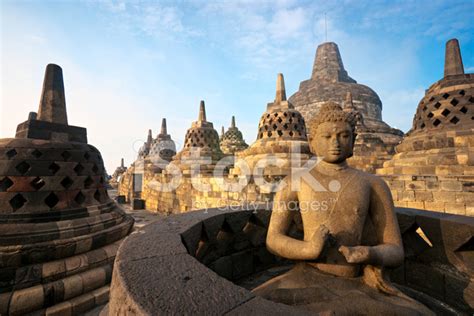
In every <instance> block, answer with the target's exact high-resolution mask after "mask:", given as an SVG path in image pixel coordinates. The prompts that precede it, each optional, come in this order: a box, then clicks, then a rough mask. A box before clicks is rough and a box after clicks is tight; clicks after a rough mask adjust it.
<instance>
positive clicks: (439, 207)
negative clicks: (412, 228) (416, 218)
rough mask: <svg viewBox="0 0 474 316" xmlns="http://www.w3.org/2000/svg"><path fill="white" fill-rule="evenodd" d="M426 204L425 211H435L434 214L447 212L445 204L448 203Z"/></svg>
mask: <svg viewBox="0 0 474 316" xmlns="http://www.w3.org/2000/svg"><path fill="white" fill-rule="evenodd" d="M424 203H425V207H424V209H425V210H429V211H434V212H442V213H443V212H444V211H445V207H444V206H445V204H446V202H443V201H438V202H428V201H426V202H424Z"/></svg>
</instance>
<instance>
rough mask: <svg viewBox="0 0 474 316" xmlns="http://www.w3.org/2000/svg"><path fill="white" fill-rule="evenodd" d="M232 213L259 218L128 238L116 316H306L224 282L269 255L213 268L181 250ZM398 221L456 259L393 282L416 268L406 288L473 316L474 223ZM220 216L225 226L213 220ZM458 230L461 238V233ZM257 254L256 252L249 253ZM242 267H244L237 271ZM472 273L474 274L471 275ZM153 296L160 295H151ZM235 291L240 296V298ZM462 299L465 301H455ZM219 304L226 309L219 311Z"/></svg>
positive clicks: (429, 264)
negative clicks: (192, 233) (469, 259)
mask: <svg viewBox="0 0 474 316" xmlns="http://www.w3.org/2000/svg"><path fill="white" fill-rule="evenodd" d="M226 214H232V216H233V217H237V216H239V214H240V215H241V216H242V218H248V214H252V211H251V210H250V211H245V209H243V210H240V211H238V210H234V211H232V210H230V209H227V210H218V209H214V210H209V211H208V212H204V211H198V212H189V213H185V214H179V215H173V216H169V217H167V218H164V219H162V220H159V221H157V222H155V223H153V224H151V225H148V226H146V227H144V228H143V229H142V230H140V231H138V232H137V233H134V234H132V235H131V236H130V237H129V238H127V240H126V241H125V242H124V243H123V244H122V246H121V248H120V250H119V254H118V258H117V264H116V265H115V272H114V275H113V278H114V280H113V285H112V290H111V301H110V304H109V308H110V309H109V312H110V313H109V315H115V314H117V313H121V312H124V313H129V314H134V313H135V314H151V315H154V314H156V313H180V314H188V313H206V314H225V313H230V314H242V313H253V314H269V313H272V314H273V313H275V314H278V313H280V312H285V313H287V314H294V313H299V312H301V313H304V311H300V310H299V309H297V307H290V306H287V305H280V304H278V303H275V302H270V301H267V300H264V299H262V298H256V297H255V296H253V295H252V294H251V293H250V292H248V291H246V290H244V289H242V288H241V287H237V286H236V285H234V284H232V283H231V282H229V281H227V280H225V279H223V278H222V277H225V278H227V279H228V280H234V277H237V276H240V275H242V274H239V273H236V272H234V271H233V270H234V268H236V266H238V269H242V268H245V267H250V264H249V265H242V264H241V263H242V262H244V261H248V262H251V261H253V264H254V270H255V271H259V270H258V269H257V266H256V263H257V262H256V260H255V258H256V256H257V254H258V253H260V252H261V251H262V250H265V249H264V248H256V249H255V248H252V247H253V246H252V245H251V244H248V245H247V247H249V248H246V249H243V250H241V251H238V252H236V251H234V252H232V253H230V255H224V254H221V255H220V257H218V259H217V260H216V261H214V262H211V263H209V265H208V268H206V266H205V265H203V264H202V263H199V262H198V261H197V260H196V258H193V256H192V255H191V254H189V253H188V252H187V249H186V248H185V246H184V245H183V243H182V238H181V234H182V233H185V232H187V230H188V229H190V228H192V227H193V226H196V225H197V224H199V223H201V224H202V223H204V222H207V223H208V224H207V225H208V226H209V227H212V226H214V225H215V226H217V227H219V226H221V225H223V219H222V217H223V216H225V215H226ZM257 214H260V212H257ZM397 215H398V220H399V222H400V223H405V224H402V225H404V226H407V225H411V226H413V225H414V224H419V227H421V228H422V229H423V231H424V233H425V234H426V236H427V237H428V238H430V240H431V241H432V242H433V248H431V249H433V250H434V249H438V250H436V251H435V252H437V253H445V254H450V255H448V256H447V257H446V256H445V258H444V259H443V258H441V257H436V256H433V257H431V258H430V259H429V260H426V259H427V258H424V259H423V258H421V257H419V258H417V257H413V258H406V259H405V260H406V263H405V266H404V267H402V268H401V270H399V271H398V274H399V275H401V277H398V278H397V277H395V276H396V274H393V275H392V281H397V282H401V283H405V280H404V278H405V274H406V273H407V270H406V269H407V267H408V268H409V267H410V266H416V269H415V270H417V271H418V270H419V273H417V274H416V275H413V273H411V274H409V275H408V278H407V280H406V282H408V283H409V284H411V286H413V287H414V288H416V289H417V290H418V291H421V292H422V293H428V294H430V293H431V294H436V293H437V294H436V295H437V297H438V298H439V299H441V300H442V301H443V302H445V303H447V304H449V305H451V306H452V307H454V308H456V309H457V310H458V311H464V312H469V311H470V310H471V309H472V307H470V306H474V302H473V301H472V299H471V296H472V295H471V296H470V294H469V293H470V292H472V291H471V290H470V289H471V287H472V282H471V281H470V277H469V274H465V272H460V270H459V269H464V268H462V267H463V266H465V265H463V264H461V263H460V262H459V258H456V257H457V256H456V255H454V254H455V253H459V251H458V252H456V250H453V249H458V248H459V247H462V246H463V245H464V244H465V243H466V241H465V236H466V234H467V233H469V229H472V227H474V222H472V221H473V219H472V218H466V217H463V216H456V215H450V214H439V213H433V212H425V211H419V210H414V209H398V210H397ZM214 217H217V218H218V219H217V220H213V218H214ZM254 218H255V217H254V214H252V217H251V218H250V219H249V220H250V221H249V223H253V222H254V220H255V219H254ZM202 225H203V226H204V224H202ZM411 226H410V227H411ZM416 227H418V226H416ZM469 227H470V228H469ZM265 229H266V226H265ZM244 230H245V228H244ZM455 230H457V231H459V232H460V233H454V231H455ZM404 231H405V232H406V230H405V229H402V232H404ZM433 233H436V234H437V235H438V236H437V238H433V236H432V234H433ZM439 236H441V237H439ZM405 238H407V235H406V234H403V239H404V241H405ZM407 240H408V239H407ZM455 245H457V246H455ZM456 247H458V248H456ZM465 247H466V246H465ZM250 249H254V251H248V250H250ZM462 249H464V248H462ZM462 249H461V250H462ZM430 251H431V250H430ZM266 254H268V252H266ZM451 254H453V255H451ZM237 257H238V258H240V259H242V260H240V259H239V260H240V261H239V260H237V261H235V262H234V263H235V264H233V261H232V260H233V258H234V259H235V258H237ZM258 257H259V258H260V259H259V260H262V259H264V257H265V256H260V255H258ZM238 262H240V264H237V263H238ZM272 263H275V261H272V260H269V261H268V262H267V265H266V267H268V264H272ZM209 268H210V269H212V270H214V272H216V273H217V274H218V275H219V276H220V277H218V276H217V275H216V274H215V273H214V272H212V271H211V270H210V269H209ZM248 270H249V271H250V269H248ZM241 271H243V270H241ZM412 271H413V269H412ZM420 271H421V272H420ZM433 271H434V272H433ZM464 271H465V270H464ZM247 272H248V271H247ZM420 273H421V274H420ZM433 273H434V274H433ZM468 273H471V274H470V275H472V272H468ZM420 275H426V278H427V279H428V280H431V279H432V278H433V280H434V281H433V282H431V283H430V282H428V283H430V284H428V283H427V282H426V280H427V279H426V278H425V279H423V278H421V277H420ZM443 280H444V281H443ZM406 284H407V283H406ZM439 287H441V288H439ZM150 289H156V290H155V291H150ZM234 290H237V292H236V293H234V292H233V291H234ZM443 293H444V294H443ZM459 293H463V295H462V297H461V300H459V298H460V297H459ZM441 294H442V295H441ZM221 295H222V297H221ZM424 295H426V294H424ZM174 298H175V299H174ZM456 298H457V299H458V302H455V299H456ZM219 302H222V303H221V304H219ZM435 307H436V306H435ZM438 307H439V306H438ZM295 308H296V309H295ZM436 308H437V307H436ZM440 310H443V309H440ZM444 310H445V309H444Z"/></svg>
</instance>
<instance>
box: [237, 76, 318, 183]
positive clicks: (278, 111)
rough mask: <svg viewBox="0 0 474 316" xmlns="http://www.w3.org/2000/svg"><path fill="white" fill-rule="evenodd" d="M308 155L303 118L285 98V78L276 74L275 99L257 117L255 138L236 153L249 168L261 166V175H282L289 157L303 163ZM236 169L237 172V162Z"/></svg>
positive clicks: (289, 165) (286, 173) (285, 172)
mask: <svg viewBox="0 0 474 316" xmlns="http://www.w3.org/2000/svg"><path fill="white" fill-rule="evenodd" d="M310 155H311V153H310V150H309V144H308V139H307V136H306V125H305V120H304V118H303V116H302V115H301V114H300V112H298V110H296V109H295V108H294V106H293V105H292V104H291V102H289V101H287V100H286V90H285V81H284V78H283V75H282V74H278V76H277V84H276V95H275V100H274V102H272V103H268V104H267V110H266V111H265V112H264V113H263V115H262V117H261V118H260V123H259V124H258V134H257V140H256V141H255V142H254V143H253V144H252V145H250V147H249V148H247V149H246V150H244V151H241V152H239V153H238V154H237V156H238V157H239V158H240V159H244V160H245V161H246V163H247V164H248V166H249V167H250V170H254V168H255V167H257V168H260V166H261V169H264V171H263V175H264V176H269V177H281V176H285V175H288V174H289V172H290V169H291V166H292V161H291V160H292V159H296V160H299V161H300V162H302V163H304V162H306V161H307V160H308V159H309V157H310ZM275 159H278V160H279V161H280V162H276V160H275ZM265 161H268V163H266V162H265ZM272 161H274V162H272ZM283 162H284V163H283ZM275 164H277V165H275ZM298 164H299V163H298ZM298 166H299V165H298ZM235 171H236V173H237V174H239V172H240V171H239V168H238V167H237V166H236V169H235Z"/></svg>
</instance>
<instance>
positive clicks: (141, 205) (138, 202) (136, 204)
mask: <svg viewBox="0 0 474 316" xmlns="http://www.w3.org/2000/svg"><path fill="white" fill-rule="evenodd" d="M132 208H133V210H143V209H145V201H144V200H142V199H133V202H132Z"/></svg>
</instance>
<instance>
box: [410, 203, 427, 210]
mask: <svg viewBox="0 0 474 316" xmlns="http://www.w3.org/2000/svg"><path fill="white" fill-rule="evenodd" d="M407 207H410V208H416V209H419V210H422V209H424V207H425V204H424V203H423V202H422V201H407Z"/></svg>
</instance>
